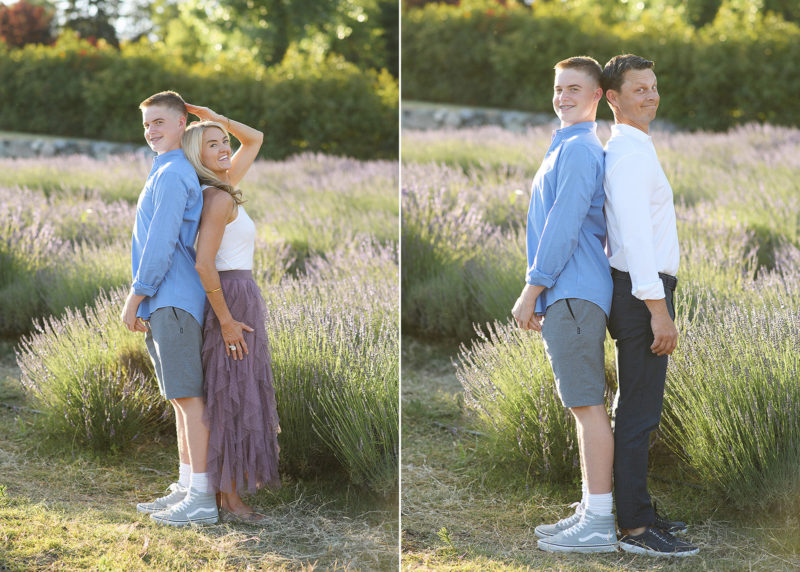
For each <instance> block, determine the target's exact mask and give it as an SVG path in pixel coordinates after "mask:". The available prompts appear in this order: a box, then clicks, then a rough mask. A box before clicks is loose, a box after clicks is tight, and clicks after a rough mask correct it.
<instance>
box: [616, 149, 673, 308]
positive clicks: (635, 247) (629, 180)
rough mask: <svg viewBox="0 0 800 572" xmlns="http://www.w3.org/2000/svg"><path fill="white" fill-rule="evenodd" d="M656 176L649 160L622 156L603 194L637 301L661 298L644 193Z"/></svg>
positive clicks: (649, 219)
mask: <svg viewBox="0 0 800 572" xmlns="http://www.w3.org/2000/svg"><path fill="white" fill-rule="evenodd" d="M656 177H657V171H656V169H655V168H654V166H653V165H652V164H651V161H650V160H649V158H648V157H647V156H646V155H644V154H638V153H634V154H630V155H627V156H625V157H623V158H622V159H620V160H619V161H618V162H617V163H616V165H614V167H613V169H612V171H611V172H609V173H606V179H607V181H608V186H607V188H606V193H607V195H608V200H609V201H611V202H612V203H613V204H614V215H615V218H616V219H617V220H616V228H617V229H618V230H619V235H620V239H621V243H622V244H621V246H622V249H623V252H624V255H625V261H626V263H627V265H628V269H627V270H628V272H629V273H630V275H631V282H632V284H633V287H632V289H631V294H633V295H634V296H635V297H636V298H638V299H640V300H658V299H661V298H664V285H663V283H662V282H661V279H660V278H659V276H658V267H657V260H656V253H655V240H654V238H655V237H654V236H653V232H654V230H653V221H652V216H651V212H650V198H649V195H648V192H647V189H649V188H652V187H654V186H655V185H656Z"/></svg>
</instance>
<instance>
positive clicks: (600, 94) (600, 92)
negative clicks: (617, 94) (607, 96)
mask: <svg viewBox="0 0 800 572" xmlns="http://www.w3.org/2000/svg"><path fill="white" fill-rule="evenodd" d="M601 99H603V88H602V87H598V88H597V89H596V90H594V100H595V101H597V102H598V103H599V102H600V100H601Z"/></svg>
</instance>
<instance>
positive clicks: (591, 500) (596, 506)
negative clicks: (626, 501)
mask: <svg viewBox="0 0 800 572" xmlns="http://www.w3.org/2000/svg"><path fill="white" fill-rule="evenodd" d="M613 506H614V497H613V495H612V494H611V493H604V494H601V495H593V494H591V493H589V494H588V495H587V498H586V510H588V511H590V512H591V513H592V514H596V515H598V516H608V515H610V514H611V508H612V507H613Z"/></svg>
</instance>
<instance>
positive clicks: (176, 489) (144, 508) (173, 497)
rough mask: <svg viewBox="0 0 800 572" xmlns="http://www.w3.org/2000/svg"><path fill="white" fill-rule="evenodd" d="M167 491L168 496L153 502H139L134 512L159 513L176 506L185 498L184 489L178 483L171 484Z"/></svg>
mask: <svg viewBox="0 0 800 572" xmlns="http://www.w3.org/2000/svg"><path fill="white" fill-rule="evenodd" d="M167 490H168V491H170V493H169V494H168V495H166V496H163V497H159V498H157V499H156V500H154V501H153V502H140V503H139V504H137V505H136V510H137V511H139V512H143V513H145V514H152V513H154V512H160V511H162V510H165V509H168V508H169V507H171V506H172V505H176V504H178V503H179V502H181V501H182V500H183V499H184V497H185V496H186V489H185V488H183V487H182V486H180V485H179V484H178V483H172V484H171V485H170V486H169V487H168V488H167Z"/></svg>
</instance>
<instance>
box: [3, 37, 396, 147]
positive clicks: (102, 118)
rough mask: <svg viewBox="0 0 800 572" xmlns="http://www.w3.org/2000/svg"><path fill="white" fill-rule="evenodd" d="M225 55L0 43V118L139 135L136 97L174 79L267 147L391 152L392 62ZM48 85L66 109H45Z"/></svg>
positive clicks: (15, 124)
mask: <svg viewBox="0 0 800 572" xmlns="http://www.w3.org/2000/svg"><path fill="white" fill-rule="evenodd" d="M229 64H230V62H227V61H226V60H225V59H224V56H220V58H219V59H218V60H217V61H209V62H205V63H197V64H194V65H192V66H187V65H186V64H185V63H184V62H181V61H180V60H179V59H177V58H175V57H174V56H173V55H172V54H170V53H169V52H168V51H167V50H166V49H163V48H159V46H158V45H152V44H149V43H147V42H146V41H144V40H143V41H142V42H140V43H138V44H131V45H127V46H123V48H122V50H121V51H116V50H114V49H113V48H110V47H99V48H98V47H94V46H92V45H91V44H89V43H87V42H83V41H80V40H77V39H76V38H75V37H74V36H72V35H70V34H68V33H65V34H62V36H61V38H59V41H58V42H57V43H56V45H55V46H33V45H30V46H25V47H24V48H21V49H8V48H5V47H3V46H2V45H0V99H2V100H3V102H4V105H3V107H2V108H0V128H3V129H9V130H16V131H25V132H33V133H47V134H51V135H66V136H72V137H89V138H95V139H106V140H111V141H126V142H135V143H142V144H144V140H143V139H142V137H141V116H140V113H139V111H138V105H139V103H140V102H141V101H142V100H143V99H145V98H146V97H148V96H149V95H151V94H152V93H155V92H157V91H162V90H165V89H174V90H176V91H178V92H180V93H181V94H182V95H183V96H184V97H185V98H186V99H187V101H190V102H193V103H197V104H200V105H207V106H209V107H212V108H214V109H217V110H220V111H221V112H224V113H225V115H227V116H230V117H234V118H237V119H241V120H243V121H245V122H246V123H248V124H249V125H253V126H254V127H256V128H258V129H260V130H262V131H263V132H264V133H265V140H264V145H263V146H262V151H261V153H262V156H265V157H273V158H278V159H280V158H283V157H286V156H288V155H291V154H294V153H298V152H303V151H322V152H325V153H329V154H335V155H348V156H353V157H359V158H377V157H395V156H396V155H397V133H398V129H397V103H398V94H397V82H396V80H395V79H394V78H392V77H391V75H390V74H389V73H388V72H386V71H382V72H377V71H374V70H366V71H363V70H360V69H358V68H357V67H356V66H355V65H354V64H351V63H348V62H346V61H345V60H344V59H343V58H341V57H334V56H330V57H328V58H327V59H323V60H318V59H315V58H312V57H310V56H301V55H297V54H289V55H287V57H286V58H285V59H284V62H283V63H282V64H281V65H280V66H275V67H271V68H264V67H261V66H259V65H257V64H255V63H253V64H252V65H251V66H242V65H241V62H239V63H237V64H236V65H229ZM53 93H58V94H59V105H58V109H61V110H67V111H68V112H65V113H57V114H56V113H43V112H42V110H43V109H49V108H50V107H51V103H52V102H51V100H50V99H49V98H50V95H51V94H53Z"/></svg>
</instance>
